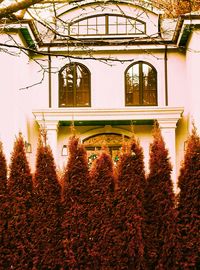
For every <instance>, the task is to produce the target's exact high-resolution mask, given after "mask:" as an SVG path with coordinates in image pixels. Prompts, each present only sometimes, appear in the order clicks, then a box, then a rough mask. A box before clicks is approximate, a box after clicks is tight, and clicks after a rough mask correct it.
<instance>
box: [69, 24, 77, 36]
mask: <svg viewBox="0 0 200 270" xmlns="http://www.w3.org/2000/svg"><path fill="white" fill-rule="evenodd" d="M70 35H78V24H73V25H71V26H70Z"/></svg>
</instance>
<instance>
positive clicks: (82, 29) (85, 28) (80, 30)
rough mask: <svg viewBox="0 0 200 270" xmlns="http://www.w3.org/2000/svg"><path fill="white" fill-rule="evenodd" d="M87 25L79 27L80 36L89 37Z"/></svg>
mask: <svg viewBox="0 0 200 270" xmlns="http://www.w3.org/2000/svg"><path fill="white" fill-rule="evenodd" d="M87 30H88V29H87V25H79V35H87Z"/></svg>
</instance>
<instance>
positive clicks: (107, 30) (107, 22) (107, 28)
mask: <svg viewBox="0 0 200 270" xmlns="http://www.w3.org/2000/svg"><path fill="white" fill-rule="evenodd" d="M105 20H106V21H105V26H106V29H105V30H106V35H109V21H108V15H106V16H105Z"/></svg>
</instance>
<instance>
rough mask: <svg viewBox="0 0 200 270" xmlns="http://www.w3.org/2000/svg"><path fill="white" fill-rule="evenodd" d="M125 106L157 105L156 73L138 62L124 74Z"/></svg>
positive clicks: (146, 65)
mask: <svg viewBox="0 0 200 270" xmlns="http://www.w3.org/2000/svg"><path fill="white" fill-rule="evenodd" d="M126 105H133V106H134V105H135V106H137V105H140V106H141V105H157V73H156V70H155V69H154V68H152V67H151V66H150V65H148V64H145V63H142V62H139V63H137V64H135V65H133V66H131V67H130V68H129V69H128V71H127V72H126Z"/></svg>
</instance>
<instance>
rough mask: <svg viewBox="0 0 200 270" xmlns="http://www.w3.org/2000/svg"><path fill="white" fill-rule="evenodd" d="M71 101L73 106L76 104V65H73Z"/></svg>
mask: <svg viewBox="0 0 200 270" xmlns="http://www.w3.org/2000/svg"><path fill="white" fill-rule="evenodd" d="M73 69H74V70H73V100H74V106H76V105H77V104H76V103H77V97H76V80H77V78H76V77H77V74H76V73H77V72H76V64H74V65H73Z"/></svg>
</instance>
